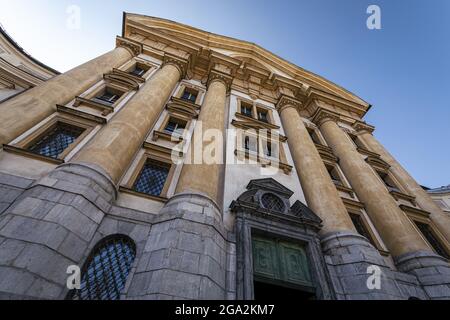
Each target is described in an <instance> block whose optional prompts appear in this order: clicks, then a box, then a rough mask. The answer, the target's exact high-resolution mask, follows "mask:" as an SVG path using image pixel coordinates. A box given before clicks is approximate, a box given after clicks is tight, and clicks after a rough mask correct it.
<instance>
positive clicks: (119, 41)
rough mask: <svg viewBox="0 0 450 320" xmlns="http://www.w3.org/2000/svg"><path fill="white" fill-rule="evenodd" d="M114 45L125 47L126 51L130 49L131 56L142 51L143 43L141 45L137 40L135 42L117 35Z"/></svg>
mask: <svg viewBox="0 0 450 320" xmlns="http://www.w3.org/2000/svg"><path fill="white" fill-rule="evenodd" d="M116 47H122V48H125V49H127V50H128V51H130V52H131V54H132V55H133V56H138V55H140V54H141V53H142V48H143V45H142V43H139V42H136V41H133V40H130V39H125V38H122V37H117V38H116Z"/></svg>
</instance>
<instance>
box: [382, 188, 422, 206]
mask: <svg viewBox="0 0 450 320" xmlns="http://www.w3.org/2000/svg"><path fill="white" fill-rule="evenodd" d="M389 193H390V194H391V195H392V196H393V197H394V199H395V200H397V201H398V200H399V199H403V200H406V201H409V202H411V203H412V204H413V205H416V201H415V200H416V197H413V196H410V195H408V194H406V193H403V192H400V191H399V190H389Z"/></svg>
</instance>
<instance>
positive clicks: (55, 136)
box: [29, 122, 84, 159]
mask: <svg viewBox="0 0 450 320" xmlns="http://www.w3.org/2000/svg"><path fill="white" fill-rule="evenodd" d="M83 131H84V129H82V128H79V127H75V126H71V125H67V124H64V123H61V122H58V123H57V124H56V125H55V126H54V127H52V128H51V129H49V130H48V131H47V132H45V133H44V134H43V135H42V137H41V138H40V139H39V141H38V142H36V143H35V144H33V145H32V146H31V147H30V148H29V151H31V152H33V153H36V154H40V155H43V156H46V157H50V158H54V159H57V158H58V157H59V156H60V155H61V154H62V153H63V152H64V150H66V149H67V148H68V147H69V146H70V145H71V144H72V143H74V142H75V140H76V139H77V138H78V137H79V136H80V135H81V134H82V133H83Z"/></svg>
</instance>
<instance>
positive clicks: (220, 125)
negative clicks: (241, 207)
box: [176, 71, 231, 204]
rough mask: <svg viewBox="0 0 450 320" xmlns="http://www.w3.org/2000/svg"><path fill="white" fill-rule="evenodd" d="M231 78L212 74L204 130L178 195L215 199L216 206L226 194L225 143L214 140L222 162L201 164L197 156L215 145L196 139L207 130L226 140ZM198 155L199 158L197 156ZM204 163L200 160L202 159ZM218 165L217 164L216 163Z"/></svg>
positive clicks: (193, 147) (194, 141)
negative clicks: (222, 193) (224, 175)
mask: <svg viewBox="0 0 450 320" xmlns="http://www.w3.org/2000/svg"><path fill="white" fill-rule="evenodd" d="M230 81H231V79H230V77H229V76H226V75H224V74H221V73H219V72H214V71H213V72H212V73H211V75H210V80H209V86H208V91H207V93H206V96H205V100H204V102H203V105H202V109H201V112H200V116H199V119H198V120H199V122H201V128H202V130H201V131H200V130H198V132H197V131H196V132H195V133H194V137H193V139H192V143H191V146H190V148H189V151H188V153H187V154H188V155H191V157H192V159H191V164H185V165H184V166H183V170H182V171H181V175H180V179H179V181H178V186H177V190H176V193H189V192H194V193H201V194H204V195H206V196H208V197H209V198H211V200H213V201H214V202H215V203H216V204H217V203H220V193H221V192H222V187H221V181H222V179H223V177H222V175H223V169H224V159H223V150H224V140H223V141H214V142H213V143H216V150H215V151H216V152H217V153H218V156H217V157H215V159H217V160H219V161H220V163H212V164H211V163H207V161H205V160H207V159H203V157H202V159H201V163H195V162H196V161H194V156H193V155H194V154H195V153H197V154H201V155H203V153H204V152H205V151H207V147H208V146H209V145H210V144H211V142H209V141H208V142H202V143H201V145H199V144H200V143H198V142H197V141H202V138H203V137H199V136H197V137H195V135H198V134H200V135H202V134H204V133H205V132H206V131H207V130H218V131H217V133H218V134H219V133H220V134H221V135H222V137H224V138H225V134H224V129H225V127H224V126H225V112H226V99H227V91H228V88H229V85H230ZM197 156H198V155H197ZM198 160H200V159H198ZM213 162H214V161H213Z"/></svg>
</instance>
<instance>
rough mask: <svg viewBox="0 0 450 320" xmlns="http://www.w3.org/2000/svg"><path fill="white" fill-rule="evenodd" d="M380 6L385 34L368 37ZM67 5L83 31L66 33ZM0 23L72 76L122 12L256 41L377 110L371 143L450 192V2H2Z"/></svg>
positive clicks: (109, 35) (115, 27)
mask: <svg viewBox="0 0 450 320" xmlns="http://www.w3.org/2000/svg"><path fill="white" fill-rule="evenodd" d="M370 4H376V5H378V6H380V8H381V13H382V30H368V29H367V28H366V19H367V17H368V15H367V14H366V9H367V7H368V6H369V5H370ZM69 5H78V6H79V7H80V9H81V28H80V29H78V30H70V29H68V28H67V27H66V21H67V17H68V15H67V13H66V9H67V7H68V6H69ZM0 8H1V10H0V23H2V25H3V27H4V28H5V29H6V30H7V31H8V32H9V34H10V35H11V36H12V37H13V38H14V39H15V40H16V41H17V42H18V43H19V44H20V45H21V46H22V47H23V48H24V49H25V50H27V51H28V52H29V53H30V54H32V55H33V56H34V57H36V58H37V59H39V60H41V61H42V62H44V63H46V64H48V65H49V66H51V67H53V68H56V69H57V70H60V71H66V70H68V69H70V68H72V67H74V66H77V65H79V64H81V63H83V62H85V61H87V60H89V59H91V58H94V57H96V56H98V55H100V54H102V53H104V52H106V51H108V50H110V49H111V48H112V47H113V46H114V37H115V35H118V34H120V33H121V27H122V12H123V11H127V12H133V13H141V14H145V15H150V16H157V17H162V18H166V19H170V20H175V21H178V22H182V23H185V24H189V25H192V26H194V27H197V28H200V29H204V30H207V31H211V32H214V33H218V34H223V35H227V36H230V37H235V38H239V39H244V40H248V41H252V42H255V43H257V44H259V45H261V46H263V47H264V48H266V49H268V50H270V51H272V52H274V53H276V54H278V55H280V56H282V57H283V58H285V59H287V60H289V61H291V62H293V63H295V64H297V65H299V66H301V67H303V68H305V69H307V70H310V71H312V72H314V73H317V74H319V75H321V76H323V77H325V78H327V79H329V80H331V81H333V82H335V83H337V84H339V85H341V86H343V87H345V88H346V89H348V90H350V91H352V92H354V93H355V94H357V95H358V96H360V97H361V98H363V99H364V100H366V101H368V102H370V103H371V104H372V105H373V108H372V110H371V111H370V112H369V113H368V115H367V116H366V120H367V122H368V123H370V124H373V125H375V126H376V127H377V130H376V132H375V136H376V137H377V138H378V139H379V140H380V141H381V142H382V143H383V144H384V145H385V146H386V148H387V149H388V150H389V151H390V152H391V153H392V154H393V155H394V156H395V157H396V158H397V159H398V160H399V161H400V162H401V163H402V165H404V167H405V168H406V169H407V170H408V171H409V172H410V173H411V174H412V175H413V176H414V177H415V178H416V180H417V181H418V182H419V183H421V184H423V185H426V186H434V187H437V186H441V185H446V184H450V170H449V164H450V161H449V159H450V130H449V124H450V108H449V107H450V106H449V101H450V59H449V57H450V39H449V38H450V1H447V0H430V1H419V0H395V1H392V0H390V1H379V0H370V1H366V0H340V1H338V0H328V1H325V0H314V1H300V0H298V1H281V0H279V1H265V0H259V1H246V0H241V1H234V0H227V1H225V0H221V1H214V0H209V1H201V0H196V1H187V0H186V1H172V0H161V1H159V0H158V1H156V0H146V1H142V0H133V1H132V0H128V1H125V0H122V1H106V0H91V1H80V0H79V1H77V0H72V1H65V0H33V1H29V0H26V1H25V0H14V1H11V0H0Z"/></svg>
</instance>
